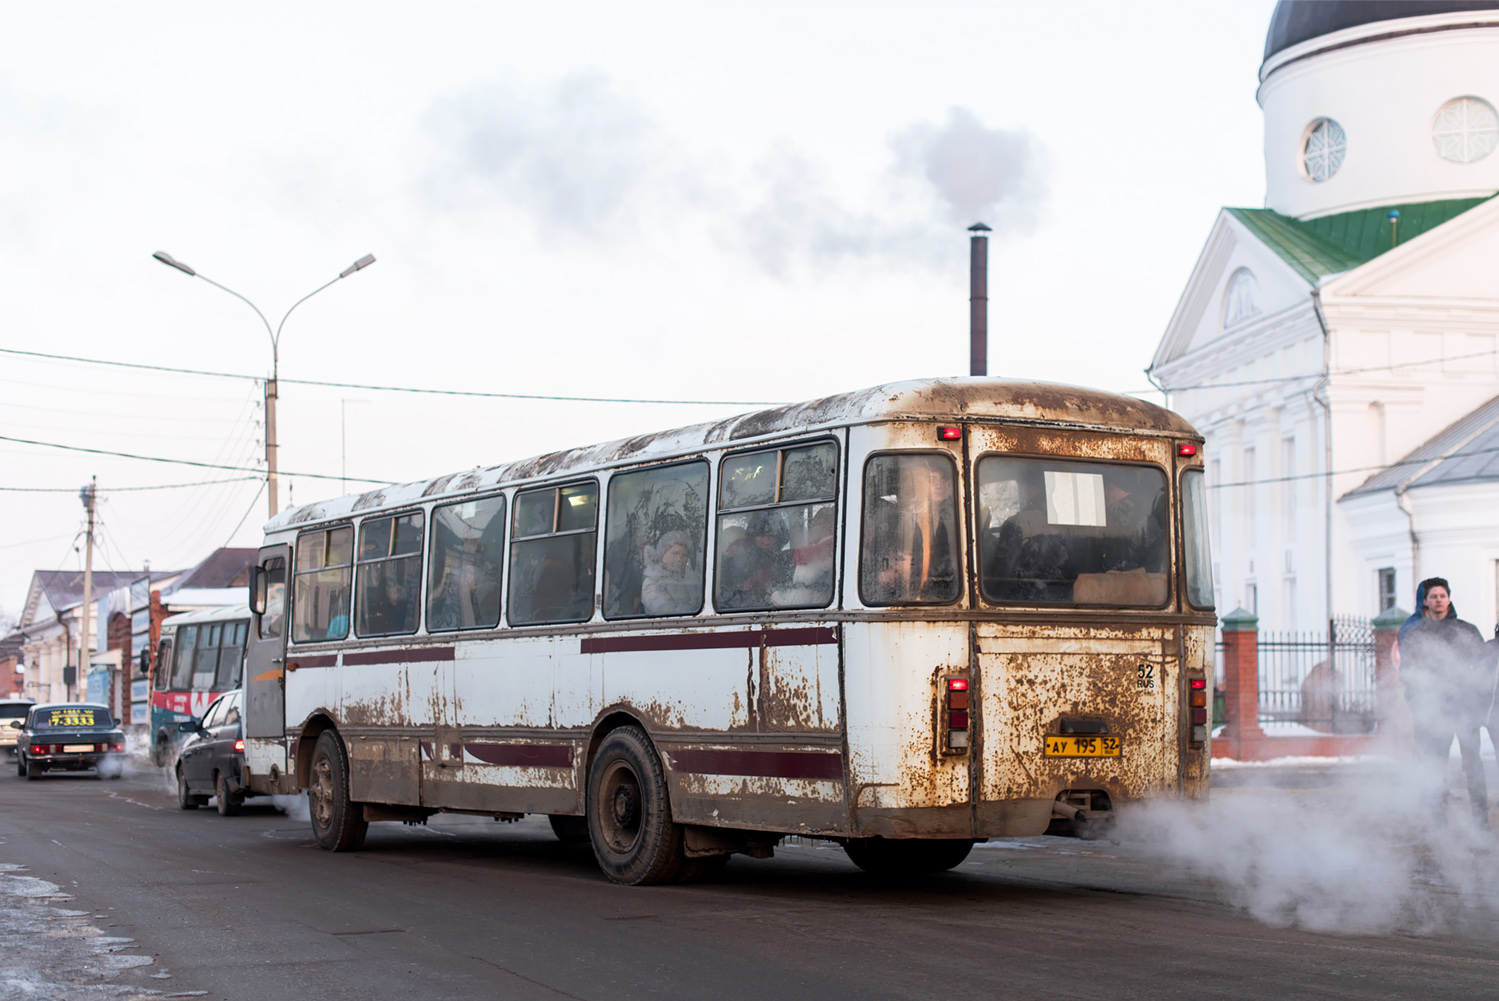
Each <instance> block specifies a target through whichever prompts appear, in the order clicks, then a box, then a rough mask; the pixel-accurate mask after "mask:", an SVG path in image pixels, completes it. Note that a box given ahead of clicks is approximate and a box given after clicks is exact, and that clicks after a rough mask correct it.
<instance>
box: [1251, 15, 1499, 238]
mask: <svg viewBox="0 0 1499 1001" xmlns="http://www.w3.org/2000/svg"><path fill="white" fill-rule="evenodd" d="M1259 76H1260V87H1259V92H1258V95H1257V97H1258V99H1259V104H1260V107H1261V108H1262V109H1264V112H1265V207H1266V208H1270V209H1274V210H1275V211H1276V212H1279V213H1281V214H1282V215H1287V216H1291V217H1292V218H1296V219H1314V218H1318V217H1322V216H1330V215H1340V214H1342V213H1346V212H1362V211H1366V210H1370V209H1378V208H1382V207H1383V208H1387V207H1391V206H1399V205H1411V204H1416V203H1426V202H1457V201H1465V200H1467V201H1471V200H1474V199H1479V198H1487V197H1490V196H1492V195H1493V194H1495V192H1499V0H1465V2H1460V0H1425V2H1418V0H1281V2H1280V3H1278V4H1277V5H1276V7H1275V12H1274V14H1273V15H1272V16H1271V19H1270V30H1269V32H1268V33H1267V34H1266V38H1265V61H1264V63H1263V64H1262V65H1261V66H1260V73H1259Z"/></svg>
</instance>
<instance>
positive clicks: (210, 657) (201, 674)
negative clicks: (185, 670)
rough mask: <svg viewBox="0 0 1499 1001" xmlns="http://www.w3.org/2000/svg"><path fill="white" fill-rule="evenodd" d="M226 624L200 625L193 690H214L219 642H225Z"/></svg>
mask: <svg viewBox="0 0 1499 1001" xmlns="http://www.w3.org/2000/svg"><path fill="white" fill-rule="evenodd" d="M223 636H224V624H223V623H222V622H214V623H212V624H210V625H205V626H199V627H198V650H197V653H195V654H194V656H193V691H195V692H208V691H212V690H213V682H214V679H215V678H216V677H217V676H218V669H219V644H220V643H222V642H223Z"/></svg>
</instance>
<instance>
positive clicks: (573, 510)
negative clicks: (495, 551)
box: [507, 480, 599, 626]
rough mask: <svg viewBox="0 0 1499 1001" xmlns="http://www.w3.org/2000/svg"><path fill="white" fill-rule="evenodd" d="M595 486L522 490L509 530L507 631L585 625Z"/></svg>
mask: <svg viewBox="0 0 1499 1001" xmlns="http://www.w3.org/2000/svg"><path fill="white" fill-rule="evenodd" d="M598 513H599V485H598V484H597V483H596V482H594V481H593V480H589V481H588V482H587V483H574V484H571V485H569V486H565V487H543V488H542V489H540V490H523V491H521V492H520V493H518V494H516V495H515V507H514V513H513V514H512V516H511V527H510V589H509V611H508V613H507V614H508V615H509V618H510V623H511V625H517V626H529V625H535V624H537V623H542V622H586V621H587V620H588V619H590V618H592V617H593V593H594V592H593V566H594V552H595V547H596V546H597V543H598Z"/></svg>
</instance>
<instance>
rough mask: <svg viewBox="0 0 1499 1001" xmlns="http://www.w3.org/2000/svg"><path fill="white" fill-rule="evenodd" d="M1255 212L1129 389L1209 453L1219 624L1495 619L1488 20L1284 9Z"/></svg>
mask: <svg viewBox="0 0 1499 1001" xmlns="http://www.w3.org/2000/svg"><path fill="white" fill-rule="evenodd" d="M1258 99H1259V103H1260V107H1261V108H1262V109H1263V111H1264V121H1265V140H1264V142H1265V150H1264V151H1265V190H1266V194H1265V205H1264V207H1263V208H1225V209H1223V210H1222V211H1221V212H1220V213H1219V215H1218V219H1217V221H1216V222H1215V223H1214V225H1213V228H1212V230H1211V232H1210V233H1209V235H1208V239H1207V243H1206V245H1205V246H1204V248H1203V251H1202V254H1201V256H1200V257H1199V258H1198V261H1197V264H1196V266H1195V268H1194V269H1193V271H1192V275H1191V278H1190V280H1189V281H1188V282H1187V286H1186V289H1185V290H1184V292H1183V293H1182V297H1181V301H1180V303H1179V304H1178V305H1177V308H1176V311H1175V313H1174V315H1173V316H1172V318H1171V321H1170V324H1169V325H1168V326H1167V328H1166V331H1165V334H1164V336H1163V337H1162V338H1161V342H1160V345H1159V347H1158V348H1157V350H1156V354H1155V358H1154V360H1153V361H1152V363H1151V366H1150V368H1149V370H1148V371H1149V374H1150V376H1151V378H1152V379H1153V380H1154V382H1155V383H1156V385H1158V386H1159V387H1160V388H1162V389H1163V390H1165V392H1166V393H1167V394H1168V400H1169V405H1170V406H1171V408H1172V409H1174V410H1176V411H1178V412H1179V413H1181V414H1182V415H1183V416H1185V417H1186V418H1187V419H1188V420H1190V421H1191V422H1192V423H1193V424H1194V425H1195V426H1196V427H1197V428H1198V430H1199V431H1201V432H1202V433H1203V434H1204V436H1205V437H1206V439H1207V441H1206V445H1205V447H1204V450H1203V454H1204V457H1205V458H1206V460H1207V465H1208V477H1209V480H1208V482H1209V487H1210V495H1211V502H1210V510H1211V512H1212V515H1211V516H1212V520H1213V521H1212V528H1213V545H1214V549H1213V552H1214V582H1215V588H1216V591H1217V606H1218V609H1219V612H1220V614H1223V613H1225V612H1227V611H1228V610H1230V609H1233V608H1236V607H1243V608H1246V609H1248V610H1249V611H1251V612H1254V613H1255V614H1256V615H1258V616H1259V618H1260V628H1261V629H1262V630H1270V631H1276V632H1282V631H1293V630H1294V631H1303V632H1325V630H1326V629H1327V622H1328V618H1329V616H1331V615H1337V616H1361V617H1373V616H1375V615H1377V614H1379V613H1380V612H1381V611H1383V610H1385V609H1387V608H1389V607H1391V606H1393V605H1398V606H1400V607H1401V608H1405V609H1410V608H1412V606H1413V604H1414V597H1415V585H1416V583H1417V582H1418V581H1419V580H1421V579H1422V578H1424V577H1431V576H1441V577H1446V578H1448V579H1449V580H1450V581H1451V583H1452V588H1453V601H1454V603H1455V604H1456V606H1457V608H1458V610H1459V612H1460V614H1461V615H1462V617H1463V618H1465V619H1467V620H1469V621H1471V622H1473V623H1474V624H1475V625H1477V626H1478V627H1479V629H1481V630H1483V632H1484V634H1485V635H1490V634H1491V631H1492V630H1493V629H1494V625H1495V619H1496V613H1499V198H1495V197H1494V195H1495V194H1496V192H1499V113H1496V110H1495V109H1496V106H1499V0H1496V2H1487V3H1473V2H1468V3H1452V2H1441V0H1432V2H1408V0H1380V2H1342V0H1314V2H1308V0H1282V2H1281V3H1280V4H1278V5H1277V7H1276V9H1275V14H1274V16H1273V18H1272V21H1271V24H1270V30H1269V35H1268V37H1267V39H1266V43H1265V59H1264V63H1263V64H1262V65H1261V67H1260V81H1259V91H1258Z"/></svg>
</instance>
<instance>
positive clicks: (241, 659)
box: [213, 619, 250, 692]
mask: <svg viewBox="0 0 1499 1001" xmlns="http://www.w3.org/2000/svg"><path fill="white" fill-rule="evenodd" d="M249 625H250V624H249V623H248V622H246V621H245V620H244V619H240V620H239V621H238V622H226V623H224V640H223V646H222V647H220V649H219V675H218V680H216V681H215V682H214V684H213V690H214V691H216V692H227V691H230V690H231V689H235V688H238V687H239V678H240V672H241V671H242V670H243V669H244V665H245V634H246V632H247V631H248V629H247V627H248V626H249Z"/></svg>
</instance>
